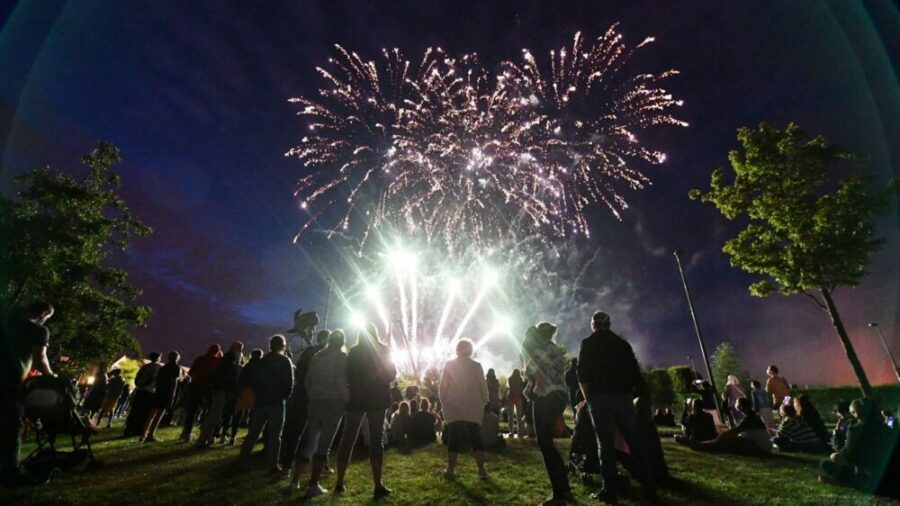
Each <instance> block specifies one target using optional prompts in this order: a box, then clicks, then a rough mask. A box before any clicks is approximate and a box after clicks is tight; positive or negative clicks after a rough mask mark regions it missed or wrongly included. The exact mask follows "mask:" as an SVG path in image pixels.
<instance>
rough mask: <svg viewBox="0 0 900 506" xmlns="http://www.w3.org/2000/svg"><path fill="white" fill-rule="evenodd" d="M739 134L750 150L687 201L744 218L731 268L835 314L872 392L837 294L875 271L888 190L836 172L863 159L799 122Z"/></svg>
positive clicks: (730, 248)
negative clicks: (873, 259) (872, 267)
mask: <svg viewBox="0 0 900 506" xmlns="http://www.w3.org/2000/svg"><path fill="white" fill-rule="evenodd" d="M738 140H739V141H740V142H741V144H742V146H743V151H732V152H731V153H730V154H729V161H730V162H731V171H730V172H729V173H726V171H725V170H723V169H721V168H718V169H716V170H714V171H713V173H712V176H711V179H710V188H709V191H707V192H705V193H704V192H702V191H700V190H697V189H695V190H691V192H690V197H691V198H692V199H700V200H701V201H703V202H707V203H712V204H713V205H714V206H715V207H716V208H717V209H718V210H719V212H720V213H722V215H723V216H725V218H727V219H728V220H736V219H738V218H740V219H741V220H742V221H743V222H746V228H744V229H743V230H742V231H741V232H740V233H739V234H738V235H737V236H736V237H734V238H732V239H730V240H728V241H727V242H726V243H725V245H724V247H723V248H722V249H723V251H724V252H725V253H727V254H728V255H729V256H730V257H731V265H732V266H735V267H738V268H740V269H743V270H744V271H747V272H749V273H753V274H759V275H761V276H762V278H763V279H761V280H759V281H757V282H755V283H753V284H752V285H750V293H751V294H753V295H755V296H759V297H763V296H766V295H769V294H771V293H773V292H780V293H782V294H784V295H792V294H803V295H805V296H806V297H808V298H809V299H810V300H812V301H813V302H814V303H815V304H816V306H817V307H819V308H820V309H822V310H823V311H824V312H825V313H826V314H828V316H829V317H830V319H831V323H832V326H833V327H834V329H835V332H836V333H837V335H838V338H839V339H840V342H841V345H843V347H844V351H845V353H846V355H847V359H848V360H849V361H850V365H851V366H852V367H853V371H854V372H855V373H856V377H857V379H858V380H859V384H860V387H861V389H862V392H863V395H864V396H865V395H869V394H870V393H871V386H870V384H869V380H868V378H867V377H866V373H865V371H864V370H863V367H862V364H860V361H859V358H858V357H857V355H856V351H855V350H854V349H853V344H852V343H851V342H850V338H849V336H848V335H847V331H846V329H845V328H844V324H843V322H842V321H841V317H840V314H839V313H838V309H837V306H836V305H835V303H834V299H833V294H834V291H835V290H836V289H837V288H838V287H841V286H849V287H855V286H857V285H858V284H859V282H860V281H861V280H862V278H863V277H865V276H866V274H868V272H867V264H868V259H869V256H870V255H871V254H872V253H873V252H875V251H876V250H878V248H879V247H880V246H881V244H882V243H883V242H884V240H883V239H881V238H877V237H876V236H875V233H876V225H875V220H876V218H877V216H879V215H880V214H883V213H885V212H886V211H887V209H888V203H889V197H890V192H891V191H892V190H891V188H887V189H885V190H883V191H880V192H870V191H869V190H868V187H869V186H870V184H871V180H872V178H871V177H868V176H862V175H859V174H855V173H851V174H849V175H838V174H836V173H835V172H836V171H835V170H834V169H835V167H834V166H835V165H837V164H838V162H841V161H849V162H856V163H858V162H860V161H861V159H860V158H859V157H857V156H855V155H853V154H852V153H850V152H847V151H845V150H844V149H842V148H841V147H839V146H837V145H835V144H832V143H830V142H828V141H827V140H826V139H825V138H823V137H821V136H816V137H813V138H810V137H809V136H807V135H806V134H805V133H804V132H803V131H802V130H801V129H800V128H799V127H798V126H797V125H796V124H793V123H791V124H789V125H788V126H787V128H785V129H784V130H780V129H778V128H777V127H774V126H772V125H769V124H766V123H762V124H760V126H759V127H758V128H756V129H752V128H741V129H739V130H738ZM829 169H831V170H829ZM896 186H897V185H896V181H894V182H892V184H891V187H896Z"/></svg>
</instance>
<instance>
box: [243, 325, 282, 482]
mask: <svg viewBox="0 0 900 506" xmlns="http://www.w3.org/2000/svg"><path fill="white" fill-rule="evenodd" d="M286 346H287V343H286V341H285V340H284V336H282V335H280V334H275V335H274V336H272V338H271V339H269V353H268V354H267V355H266V356H265V357H263V358H261V359H259V362H258V365H257V366H256V367H255V369H256V370H255V371H253V375H252V376H251V378H250V383H249V386H250V388H252V389H253V392H254V401H253V416H251V417H250V429H249V430H248V431H247V437H246V438H245V439H244V442H243V443H242V444H241V454H240V462H241V467H242V468H244V469H248V468H250V461H249V459H250V454H251V453H252V452H253V447H254V446H255V445H256V442H257V440H259V436H260V434H262V432H263V428H265V429H266V430H267V431H268V432H267V442H266V451H267V452H268V458H267V461H268V462H267V463H268V465H269V470H270V471H271V472H278V471H281V466H280V465H279V463H278V454H279V452H280V451H281V430H282V428H283V426H284V412H285V407H286V405H287V400H288V399H289V398H290V396H291V391H292V390H293V389H294V364H292V363H291V359H289V358H287V356H285V354H284V349H285V347H286Z"/></svg>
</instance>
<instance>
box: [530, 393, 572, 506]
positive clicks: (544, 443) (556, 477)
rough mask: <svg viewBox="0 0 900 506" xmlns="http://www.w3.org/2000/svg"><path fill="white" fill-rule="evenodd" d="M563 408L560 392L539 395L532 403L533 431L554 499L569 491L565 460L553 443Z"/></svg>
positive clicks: (563, 400)
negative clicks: (543, 395)
mask: <svg viewBox="0 0 900 506" xmlns="http://www.w3.org/2000/svg"><path fill="white" fill-rule="evenodd" d="M565 409H566V397H565V394H562V393H557V394H550V395H547V396H545V397H539V398H537V399H535V401H534V402H533V403H532V417H533V419H534V433H535V437H536V438H537V444H538V448H540V450H541V457H543V458H544V467H546V468H547V475H548V476H549V477H550V487H551V488H552V489H553V498H554V499H563V498H565V496H566V495H567V494H569V492H570V489H569V478H568V475H567V474H566V465H565V462H563V458H562V457H561V456H560V454H559V451H558V450H557V449H556V446H555V445H554V444H553V436H554V433H555V432H556V422H557V420H559V418H560V417H561V416H562V414H563V410H565Z"/></svg>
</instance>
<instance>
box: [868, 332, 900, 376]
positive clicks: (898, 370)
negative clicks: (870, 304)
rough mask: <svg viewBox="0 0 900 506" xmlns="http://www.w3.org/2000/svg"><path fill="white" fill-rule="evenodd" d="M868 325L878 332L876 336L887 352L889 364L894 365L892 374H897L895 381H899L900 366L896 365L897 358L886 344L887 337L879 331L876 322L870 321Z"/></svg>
mask: <svg viewBox="0 0 900 506" xmlns="http://www.w3.org/2000/svg"><path fill="white" fill-rule="evenodd" d="M869 327H872V328H874V329H875V331H876V332H878V337H880V338H881V344H882V345H884V352H885V353H887V356H888V358H889V359H890V360H891V365H892V366H894V374H895V375H896V376H897V381H900V367H898V366H897V360H896V359H894V354H893V353H891V347H890V346H888V343H887V339H885V338H884V332H882V331H881V327H880V326H879V325H878V322H872V323H870V324H869Z"/></svg>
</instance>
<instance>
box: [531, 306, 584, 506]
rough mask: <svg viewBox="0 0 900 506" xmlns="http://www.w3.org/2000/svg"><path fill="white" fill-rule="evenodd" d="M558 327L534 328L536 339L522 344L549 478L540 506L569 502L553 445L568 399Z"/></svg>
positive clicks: (537, 433)
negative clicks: (546, 494)
mask: <svg viewBox="0 0 900 506" xmlns="http://www.w3.org/2000/svg"><path fill="white" fill-rule="evenodd" d="M556 331H557V327H556V325H553V324H552V323H549V322H541V323H539V324H538V325H537V337H538V338H537V339H530V340H527V341H526V342H525V345H524V346H523V352H524V354H525V360H526V365H525V376H526V377H527V378H528V381H529V383H530V384H531V385H532V388H531V394H530V397H529V399H531V400H532V420H533V421H534V433H535V437H536V438H537V443H538V448H540V450H541V456H542V457H543V459H544V467H546V469H547V475H548V476H549V477H550V486H551V488H552V490H553V495H552V496H551V497H550V498H548V499H547V500H546V501H544V503H543V504H565V503H566V502H568V501H569V500H571V497H572V492H571V490H570V489H569V478H568V474H567V471H566V465H565V463H564V461H563V458H562V456H560V454H559V451H557V449H556V446H554V445H553V435H554V432H555V430H556V422H557V420H559V419H560V417H562V414H563V411H564V410H565V409H566V403H567V401H568V397H569V388H568V387H567V386H566V379H565V376H566V357H565V354H564V352H563V350H561V349H560V348H559V347H558V346H557V345H556V343H554V342H553V337H554V336H555V335H556Z"/></svg>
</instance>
